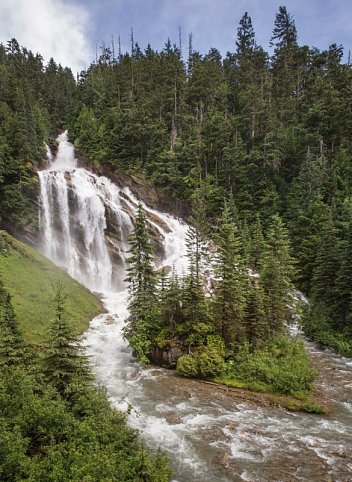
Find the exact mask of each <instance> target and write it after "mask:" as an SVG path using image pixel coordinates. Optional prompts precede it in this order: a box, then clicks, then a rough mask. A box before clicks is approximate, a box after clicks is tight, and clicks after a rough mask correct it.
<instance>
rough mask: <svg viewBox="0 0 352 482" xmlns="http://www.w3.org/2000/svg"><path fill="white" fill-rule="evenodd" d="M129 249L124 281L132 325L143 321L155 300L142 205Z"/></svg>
mask: <svg viewBox="0 0 352 482" xmlns="http://www.w3.org/2000/svg"><path fill="white" fill-rule="evenodd" d="M129 244H130V249H129V251H128V254H129V257H128V258H127V263H128V265H129V267H128V269H127V278H126V281H127V282H128V283H129V292H130V304H129V311H130V316H129V320H130V323H132V325H133V324H134V323H135V322H138V320H140V319H143V318H144V315H145V313H146V311H147V309H148V306H149V305H150V303H154V301H155V298H156V283H157V278H156V273H155V270H154V256H153V246H152V244H151V241H150V237H149V233H148V226H147V216H146V212H145V210H144V208H143V206H142V204H139V205H138V210H137V214H136V218H135V224H134V230H133V232H132V234H131V235H130V237H129Z"/></svg>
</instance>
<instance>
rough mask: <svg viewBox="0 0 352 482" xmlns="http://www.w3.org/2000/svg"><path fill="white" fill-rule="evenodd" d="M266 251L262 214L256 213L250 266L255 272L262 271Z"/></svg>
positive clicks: (250, 251) (251, 242)
mask: <svg viewBox="0 0 352 482" xmlns="http://www.w3.org/2000/svg"><path fill="white" fill-rule="evenodd" d="M263 249H264V235H263V228H262V223H261V220H260V214H259V213H256V217H255V222H254V223H253V225H252V229H251V236H250V246H249V249H248V251H249V253H248V257H249V265H250V267H251V268H252V269H253V270H254V271H258V270H259V269H260V260H261V258H262V253H263Z"/></svg>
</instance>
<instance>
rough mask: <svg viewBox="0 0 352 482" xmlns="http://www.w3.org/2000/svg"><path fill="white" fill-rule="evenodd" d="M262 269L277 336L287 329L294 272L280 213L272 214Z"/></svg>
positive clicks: (272, 333)
mask: <svg viewBox="0 0 352 482" xmlns="http://www.w3.org/2000/svg"><path fill="white" fill-rule="evenodd" d="M260 273H261V277H260V283H261V286H262V287H263V290H264V296H265V311H266V316H267V319H268V323H269V335H270V336H275V335H277V334H279V333H280V332H281V333H282V332H283V330H284V324H285V320H286V318H287V304H288V303H289V302H290V292H291V289H292V278H293V275H294V260H293V258H292V257H291V249H290V243H289V238H288V233H287V229H286V228H285V226H284V224H283V222H282V220H281V218H280V216H279V215H274V216H273V217H272V221H271V224H270V226H269V229H268V233H267V237H266V242H265V247H264V251H263V256H262V259H261V272H260Z"/></svg>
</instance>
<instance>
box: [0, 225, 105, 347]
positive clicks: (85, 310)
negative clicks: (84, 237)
mask: <svg viewBox="0 0 352 482" xmlns="http://www.w3.org/2000/svg"><path fill="white" fill-rule="evenodd" d="M0 252H1V253H0V277H1V278H2V279H3V282H4V285H5V288H6V289H7V290H8V291H9V293H10V294H11V296H12V302H13V305H14V308H15V312H16V315H17V319H18V322H19V326H20V329H21V331H22V333H23V336H24V339H25V341H26V342H28V343H31V344H32V343H33V344H38V343H42V342H43V341H44V340H45V338H46V331H47V329H48V326H49V324H50V321H51V320H52V318H53V315H54V306H53V302H52V298H53V285H54V284H55V282H56V281H57V280H59V279H60V278H61V279H62V280H63V282H64V286H65V290H66V292H67V294H68V297H67V313H68V315H69V316H70V318H71V320H72V322H73V324H74V326H75V328H76V330H77V331H78V332H80V333H82V332H83V331H84V330H85V329H86V328H87V327H88V323H89V321H90V320H91V319H92V318H93V317H94V316H95V315H97V314H98V313H99V312H101V311H102V305H101V303H100V301H99V300H98V299H97V298H96V297H95V296H94V295H93V294H92V293H91V292H90V291H89V290H87V289H86V288H85V287H84V286H82V285H80V284H79V283H78V282H77V281H75V280H74V279H72V278H71V277H70V276H69V275H68V274H67V273H65V272H64V271H62V270H61V269H59V268H57V267H56V266H55V265H54V264H53V263H52V262H51V261H49V260H48V259H46V258H45V257H44V256H42V255H40V254H39V253H38V252H37V251H35V250H34V249H32V248H30V247H29V246H27V245H26V244H24V243H22V242H20V241H18V240H17V239H15V238H13V237H12V236H10V235H9V234H8V233H7V232H6V231H0Z"/></svg>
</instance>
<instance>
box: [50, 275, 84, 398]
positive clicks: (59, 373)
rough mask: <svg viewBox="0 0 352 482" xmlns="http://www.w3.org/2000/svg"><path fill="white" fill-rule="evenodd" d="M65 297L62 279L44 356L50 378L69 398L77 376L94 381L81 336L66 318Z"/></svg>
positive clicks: (63, 394)
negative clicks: (81, 346) (81, 342)
mask: <svg viewBox="0 0 352 482" xmlns="http://www.w3.org/2000/svg"><path fill="white" fill-rule="evenodd" d="M66 298H67V296H66V294H65V292H64V286H63V283H62V281H61V280H60V281H59V282H58V283H57V284H56V286H55V296H54V303H55V318H54V320H53V322H52V325H51V327H50V332H49V341H48V348H47V350H46V354H45V357H44V368H45V373H46V376H47V379H48V381H49V382H50V383H51V384H52V385H53V386H54V387H55V388H56V389H57V391H58V392H59V394H60V395H61V396H62V397H66V395H67V393H66V391H67V389H68V388H69V386H70V384H71V383H72V382H73V381H75V380H77V379H78V378H79V381H80V383H83V384H84V383H88V382H89V381H90V380H91V375H90V371H89V367H88V361H87V358H86V357H85V356H84V355H83V354H82V352H81V348H80V345H79V343H80V340H79V337H78V336H77V335H76V334H75V332H74V330H73V329H72V326H71V323H70V321H69V320H68V319H67V314H66V307H65V305H66Z"/></svg>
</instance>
